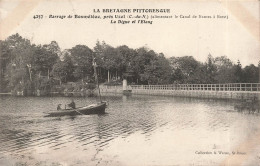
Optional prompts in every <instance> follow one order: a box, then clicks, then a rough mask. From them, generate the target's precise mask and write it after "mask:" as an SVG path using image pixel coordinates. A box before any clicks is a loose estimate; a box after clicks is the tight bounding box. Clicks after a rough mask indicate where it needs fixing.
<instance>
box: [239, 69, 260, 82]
mask: <svg viewBox="0 0 260 166" xmlns="http://www.w3.org/2000/svg"><path fill="white" fill-rule="evenodd" d="M258 77H259V68H258V67H256V66H255V65H253V64H251V65H249V66H246V67H245V68H244V69H243V82H245V83H258V80H259V78H258Z"/></svg>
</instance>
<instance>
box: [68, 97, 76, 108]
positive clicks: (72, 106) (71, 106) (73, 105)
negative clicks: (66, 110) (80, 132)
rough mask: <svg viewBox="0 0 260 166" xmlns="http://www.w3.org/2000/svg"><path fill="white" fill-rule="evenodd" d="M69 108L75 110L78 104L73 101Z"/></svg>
mask: <svg viewBox="0 0 260 166" xmlns="http://www.w3.org/2000/svg"><path fill="white" fill-rule="evenodd" d="M68 106H69V107H70V108H72V109H75V108H76V104H75V102H74V101H73V99H72V100H71V103H70V104H68Z"/></svg>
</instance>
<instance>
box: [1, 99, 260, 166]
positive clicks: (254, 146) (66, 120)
mask: <svg viewBox="0 0 260 166" xmlns="http://www.w3.org/2000/svg"><path fill="white" fill-rule="evenodd" d="M70 100H71V98H66V97H20V98H19V97H11V96H1V97H0V165H4V166H9V165H10V166H11V165H23V166H27V165H38V166H43V165H44V166H45V165H53V166H54V165H55V166H57V165H76V166H85V165H113V166H114V165H120V166H121V165H130V166H132V165H133V166H134V165H135V166H136V165H221V164H223V165H224V164H226V165H229V164H228V163H233V165H236V164H240V165H258V164H260V141H259V140H260V116H259V114H251V113H250V114H249V113H247V112H242V113H241V112H237V111H235V110H234V105H235V104H236V103H235V102H234V101H223V100H205V99H191V98H177V97H162V96H142V95H132V96H122V95H107V96H104V97H103V100H106V101H109V106H108V108H107V109H106V114H105V115H79V116H75V117H69V116H64V117H44V114H43V112H46V111H50V110H55V109H56V106H57V105H58V104H59V103H62V104H65V103H69V102H70ZM96 100H97V99H96V98H74V101H75V103H76V105H77V106H83V105H86V104H91V103H95V102H96ZM63 106H64V105H63ZM230 165H232V164H230Z"/></svg>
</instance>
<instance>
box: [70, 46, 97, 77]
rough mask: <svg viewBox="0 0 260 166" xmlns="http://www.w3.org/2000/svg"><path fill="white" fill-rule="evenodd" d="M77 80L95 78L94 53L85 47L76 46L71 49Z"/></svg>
mask: <svg viewBox="0 0 260 166" xmlns="http://www.w3.org/2000/svg"><path fill="white" fill-rule="evenodd" d="M70 53H71V60H72V63H73V66H74V68H75V69H74V73H73V75H74V77H75V78H76V79H84V78H86V79H88V80H89V79H90V78H91V77H92V76H93V67H92V60H93V51H92V50H91V49H90V48H89V47H87V46H85V45H76V46H75V47H73V48H72V49H70Z"/></svg>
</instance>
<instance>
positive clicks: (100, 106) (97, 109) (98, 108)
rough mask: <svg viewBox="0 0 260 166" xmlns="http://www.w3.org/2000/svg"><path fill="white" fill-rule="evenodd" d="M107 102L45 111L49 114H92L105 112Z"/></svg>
mask: <svg viewBox="0 0 260 166" xmlns="http://www.w3.org/2000/svg"><path fill="white" fill-rule="evenodd" d="M105 109H106V103H105V102H102V103H97V104H92V105H88V106H85V107H79V108H76V109H62V110H59V111H50V112H44V113H45V114H47V116H54V117H55V116H76V115H90V114H104V113H105Z"/></svg>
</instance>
